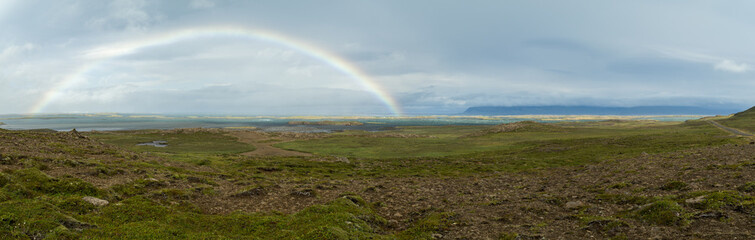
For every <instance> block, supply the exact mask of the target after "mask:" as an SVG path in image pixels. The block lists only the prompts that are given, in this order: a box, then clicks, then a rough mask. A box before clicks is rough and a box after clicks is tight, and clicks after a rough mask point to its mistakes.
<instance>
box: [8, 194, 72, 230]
mask: <svg viewBox="0 0 755 240" xmlns="http://www.w3.org/2000/svg"><path fill="white" fill-rule="evenodd" d="M66 219H69V217H67V216H65V215H63V214H61V213H60V210H59V209H58V208H57V207H56V206H54V205H52V204H49V203H47V202H45V201H40V200H36V199H23V200H14V201H6V202H3V203H0V223H1V224H0V229H1V230H0V231H4V232H6V233H5V234H9V235H26V236H30V237H32V238H35V239H41V238H44V237H45V236H47V235H48V234H49V233H50V232H53V231H54V230H55V229H56V228H59V227H61V226H62V225H61V223H62V222H64V220H66ZM57 231H58V232H61V231H69V230H66V229H65V228H64V229H62V230H57ZM60 234H64V233H60ZM66 235H70V234H66Z"/></svg>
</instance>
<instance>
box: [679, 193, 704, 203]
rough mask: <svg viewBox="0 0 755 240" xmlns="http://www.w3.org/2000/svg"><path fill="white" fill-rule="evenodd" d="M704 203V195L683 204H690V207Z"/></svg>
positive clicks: (686, 200)
mask: <svg viewBox="0 0 755 240" xmlns="http://www.w3.org/2000/svg"><path fill="white" fill-rule="evenodd" d="M704 201H705V195H701V196H698V197H696V198H689V199H685V200H684V203H687V204H691V205H696V204H701V203H703V202H704Z"/></svg>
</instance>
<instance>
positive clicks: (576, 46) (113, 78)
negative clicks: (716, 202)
mask: <svg viewBox="0 0 755 240" xmlns="http://www.w3.org/2000/svg"><path fill="white" fill-rule="evenodd" d="M750 5H755V3H748V2H736V3H733V2H720V3H719V2H710V3H709V2H696V3H689V2H684V1H671V2H664V3H658V2H655V1H632V2H622V3H604V2H603V1H576V2H569V3H559V2H547V3H545V2H533V1H526V2H519V1H498V2H490V1H472V2H437V1H410V2H406V1H380V2H371V1H329V2H325V3H321V2H297V3H289V2H247V1H222V0H218V1H210V0H194V1H188V2H180V1H143V0H116V1H92V0H63V1H54V2H49V1H40V0H28V1H3V2H2V3H0V29H3V30H2V31H3V33H4V34H0V65H2V67H0V102H2V103H3V104H1V105H0V114H3V113H27V112H29V111H32V110H33V109H35V106H36V105H39V103H40V101H42V100H44V99H46V98H49V99H54V100H51V101H50V102H49V104H46V105H45V106H44V107H43V108H41V109H39V110H40V111H41V112H141V113H143V112H155V113H163V112H165V113H222V114H244V115H266V114H277V115H296V114H336V115H351V114H378V115H383V114H391V111H390V109H387V108H386V106H385V104H383V103H382V101H381V99H380V98H379V97H376V96H375V94H374V93H372V92H371V91H370V89H366V88H365V87H364V86H363V85H360V84H359V82H358V81H355V80H354V79H353V77H352V76H349V75H348V74H344V72H343V71H340V70H339V69H337V68H334V67H333V66H332V65H329V64H328V63H327V62H323V61H321V60H318V59H317V58H316V57H313V56H311V55H309V54H307V53H306V52H302V51H298V50H297V49H294V48H291V47H290V46H286V45H280V44H275V43H272V42H266V41H255V40H249V39H239V38H234V37H227V36H225V37H224V36H217V37H201V38H199V37H198V38H186V39H182V40H181V41H174V42H166V43H164V44H157V45H154V46H150V47H146V48H139V49H134V48H129V47H128V46H127V45H123V46H122V47H119V44H128V43H134V42H136V43H138V42H140V41H146V40H145V39H149V38H150V37H152V36H155V35H160V34H163V33H166V32H173V31H180V30H191V29H196V28H201V27H207V26H238V27H241V28H250V29H269V30H271V31H275V32H278V33H281V34H283V35H286V36H289V37H291V38H293V39H296V40H297V41H301V42H305V43H307V44H310V45H312V46H317V48H320V49H323V50H324V51H327V52H329V53H332V54H334V55H336V56H338V57H339V58H342V59H344V60H345V61H347V62H348V63H349V64H351V65H353V66H355V67H357V68H359V69H360V71H363V72H364V73H366V75H369V78H370V79H371V80H373V81H374V83H375V84H377V85H380V86H381V87H382V88H383V89H384V91H385V92H386V94H388V95H390V96H391V97H392V98H393V99H395V100H396V101H397V102H398V104H399V105H401V108H403V109H404V111H405V112H406V113H407V114H449V113H458V112H462V111H463V110H464V109H466V108H467V107H471V106H481V105H497V106H515V105H554V104H555V105H600V106H636V105H657V104H658V103H660V102H662V103H663V105H688V106H734V107H746V106H751V105H753V103H755V94H752V90H751V89H755V74H753V71H752V61H753V60H752V59H755V49H753V48H752V47H751V43H752V42H753V41H754V40H755V33H753V32H751V31H745V30H746V29H752V27H753V26H752V25H753V24H755V21H754V20H755V19H753V17H752V16H751V14H749V12H747V11H745V9H752V7H755V6H750ZM103 59H105V60H103ZM74 77H75V78H76V79H75V80H74V81H72V80H71V78H74ZM65 82H72V84H68V85H66V86H65V87H60V86H61V83H65ZM54 88H59V89H58V90H59V91H57V92H56V93H55V97H50V95H51V92H52V91H51V90H52V89H54Z"/></svg>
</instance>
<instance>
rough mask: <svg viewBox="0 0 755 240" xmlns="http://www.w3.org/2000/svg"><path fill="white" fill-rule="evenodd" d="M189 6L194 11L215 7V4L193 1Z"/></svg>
mask: <svg viewBox="0 0 755 240" xmlns="http://www.w3.org/2000/svg"><path fill="white" fill-rule="evenodd" d="M189 6H190V7H191V8H194V9H206V8H212V7H215V3H214V2H212V1H210V0H192V1H191V3H190V4H189Z"/></svg>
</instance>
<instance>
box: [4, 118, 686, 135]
mask: <svg viewBox="0 0 755 240" xmlns="http://www.w3.org/2000/svg"><path fill="white" fill-rule="evenodd" d="M700 117H701V116H635V117H627V116H621V117H617V118H620V119H635V120H658V121H684V120H689V119H697V118H700ZM604 118H605V117H604ZM325 120H329V121H357V122H361V123H363V124H364V125H360V126H330V125H289V124H288V122H289V121H325ZM525 120H534V121H539V122H558V121H597V120H601V119H597V118H596V117H578V118H565V117H558V116H556V117H554V116H550V117H518V116H505V117H461V116H414V117H398V118H397V117H316V118H306V117H300V118H296V117H220V116H189V115H168V116H165V115H149V116H145V115H133V114H131V115H129V114H113V115H106V114H51V115H0V122H3V123H5V124H4V125H0V128H4V129H11V130H24V129H53V130H56V131H69V130H71V129H74V128H75V129H76V130H78V131H91V130H97V131H114V130H136V129H174V128H251V127H254V128H257V129H260V130H263V131H298V132H332V131H343V130H366V131H381V130H387V129H393V128H395V127H400V126H445V125H495V124H501V123H510V122H516V121H525Z"/></svg>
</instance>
